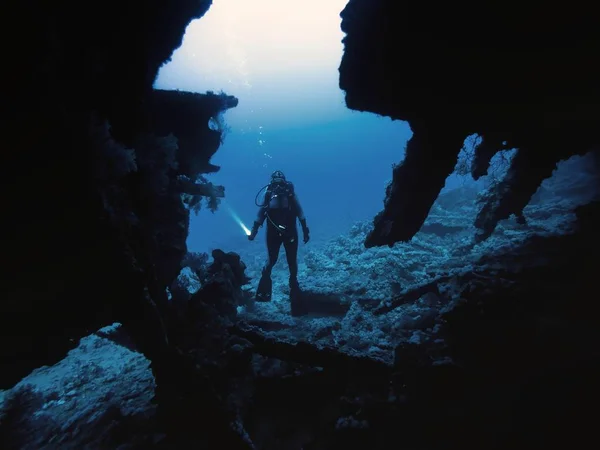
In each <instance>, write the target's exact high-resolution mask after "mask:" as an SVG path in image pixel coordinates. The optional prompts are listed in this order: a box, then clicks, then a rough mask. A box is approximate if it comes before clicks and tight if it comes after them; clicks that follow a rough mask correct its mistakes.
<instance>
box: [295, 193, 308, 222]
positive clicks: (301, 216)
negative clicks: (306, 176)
mask: <svg viewBox="0 0 600 450" xmlns="http://www.w3.org/2000/svg"><path fill="white" fill-rule="evenodd" d="M292 202H293V203H294V209H295V210H296V217H298V220H300V223H302V222H306V217H304V210H303V209H302V205H300V200H298V195H296V194H295V193H294V195H293V197H292Z"/></svg>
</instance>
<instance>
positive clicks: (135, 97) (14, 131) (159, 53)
mask: <svg viewBox="0 0 600 450" xmlns="http://www.w3.org/2000/svg"><path fill="white" fill-rule="evenodd" d="M210 4H211V2H210V1H198V0H196V1H177V2H164V1H150V2H141V1H126V2H121V1H120V2H117V1H108V2H103V3H102V4H98V5H89V4H83V3H81V4H71V3H69V4H60V5H59V4H49V3H47V2H37V1H36V2H33V3H28V4H26V5H25V4H20V5H18V6H15V8H13V9H12V10H11V11H10V13H9V14H8V15H7V16H6V20H7V22H8V23H11V24H12V25H13V26H14V29H15V30H18V34H17V33H16V32H15V34H14V40H13V41H11V42H10V44H8V45H7V52H6V53H5V55H4V59H5V61H6V62H7V63H8V65H9V68H8V69H7V70H6V72H5V75H8V79H7V81H6V83H5V98H4V100H3V104H4V106H5V108H7V110H8V111H6V112H7V113H8V114H7V115H6V116H5V117H8V121H5V126H6V130H5V133H4V135H5V139H4V142H3V144H4V145H3V146H4V152H3V154H4V160H3V164H2V165H1V167H0V171H1V176H2V179H3V184H4V189H3V215H4V217H5V218H6V220H5V228H4V229H5V231H4V233H3V245H2V248H3V252H2V275H3V282H2V293H1V298H2V303H1V312H0V318H1V319H0V321H1V323H0V327H2V330H3V335H4V336H6V338H5V339H3V342H2V345H1V350H2V368H1V370H0V374H1V375H0V386H1V387H8V386H10V385H12V384H14V383H15V382H16V381H18V379H19V378H21V377H22V376H23V375H25V374H26V373H27V372H29V371H30V370H32V369H33V368H35V367H38V366H40V365H42V364H49V363H53V362H55V361H56V360H58V359H59V358H60V357H62V356H63V355H64V353H65V352H66V351H67V350H68V349H69V348H71V347H72V346H74V345H76V342H77V340H78V339H79V338H80V337H81V336H83V335H84V334H87V333H90V332H91V331H93V330H95V329H97V328H98V327H100V326H103V325H105V324H108V323H112V322H113V321H122V322H123V323H130V324H131V326H132V327H135V326H138V325H139V324H141V323H143V322H144V318H147V317H148V315H150V316H153V315H154V310H155V309H156V307H157V305H156V304H155V303H156V302H157V301H159V300H158V299H163V295H162V294H160V286H164V285H165V284H168V282H169V280H171V281H172V279H173V278H174V277H175V276H176V275H177V272H178V271H179V262H180V259H181V257H182V256H183V254H185V251H186V247H185V238H186V237H187V226H188V217H189V212H188V211H187V208H186V207H185V205H184V204H183V203H182V200H181V195H180V194H181V193H182V192H188V193H189V194H190V197H194V196H196V197H197V196H199V195H200V196H206V197H211V198H213V199H214V198H215V197H220V196H223V194H224V193H223V189H222V188H218V187H214V186H212V185H210V184H206V183H202V182H201V183H200V184H197V183H195V182H196V181H197V180H198V176H199V175H200V174H201V173H202V172H210V171H215V170H218V167H216V166H212V165H211V164H210V163H209V160H210V157H211V156H212V155H213V154H214V152H215V151H216V150H217V148H218V146H219V144H220V134H219V133H218V132H216V131H213V130H210V129H209V128H208V120H209V118H210V117H213V116H216V115H218V114H220V113H221V112H222V111H224V110H226V109H228V108H230V107H234V106H235V105H236V104H237V99H235V98H234V97H228V96H226V95H200V94H183V93H168V92H159V91H154V90H153V88H152V84H153V82H154V79H155V77H156V75H157V72H158V69H159V67H160V65H161V64H163V63H164V62H165V61H166V60H168V58H169V57H170V55H171V53H172V52H173V50H174V49H176V48H177V47H178V46H179V45H180V44H181V41H182V38H183V35H184V32H185V27H186V26H187V24H188V23H189V22H190V21H191V20H193V19H195V18H199V17H201V16H202V15H203V14H204V13H205V12H206V11H207V9H208V8H209V6H210ZM177 118H180V120H179V121H178V126H177V127H176V126H175V122H176V119H177ZM180 175H184V178H185V179H184V181H185V185H184V186H182V184H181V180H180V178H181V177H180ZM148 286H151V287H150V288H148ZM152 286H154V287H152ZM148 289H150V290H152V289H155V290H156V291H157V292H155V293H154V294H155V295H156V299H154V300H151V301H149V300H148V297H147V296H145V294H144V292H145V291H147V290H148ZM163 300H164V299H163ZM158 306H160V305H158ZM153 320H155V321H156V320H158V319H156V318H155V319H153ZM158 339H159V338H158ZM149 340H150V339H149Z"/></svg>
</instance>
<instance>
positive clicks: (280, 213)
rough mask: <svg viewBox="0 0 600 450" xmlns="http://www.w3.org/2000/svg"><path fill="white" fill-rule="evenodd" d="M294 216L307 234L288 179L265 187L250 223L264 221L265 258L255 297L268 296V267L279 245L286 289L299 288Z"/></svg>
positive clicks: (265, 298) (275, 260) (273, 261)
mask: <svg viewBox="0 0 600 450" xmlns="http://www.w3.org/2000/svg"><path fill="white" fill-rule="evenodd" d="M296 219H299V220H300V223H301V224H302V228H303V231H304V233H305V236H308V228H307V227H306V218H305V217H304V212H303V210H302V207H301V206H300V202H299V201H298V196H297V195H296V193H295V192H294V186H293V184H292V183H290V182H287V181H286V182H284V183H279V184H271V185H270V186H269V188H268V189H267V191H266V194H265V201H264V204H263V206H262V207H261V208H260V210H259V211H258V216H257V218H256V221H255V222H254V227H255V228H257V227H260V226H261V225H262V224H263V223H265V222H266V227H267V251H268V257H269V259H268V261H267V264H266V265H265V267H264V268H263V272H262V277H261V281H260V282H259V289H258V293H257V297H258V298H259V299H261V300H267V301H268V300H270V297H271V271H272V270H273V266H274V265H275V263H276V262H277V259H278V257H279V250H280V249H281V245H282V244H283V247H284V249H285V255H286V259H287V263H288V267H289V270H290V289H291V290H292V291H297V290H299V286H298V278H297V277H298V228H297V226H296Z"/></svg>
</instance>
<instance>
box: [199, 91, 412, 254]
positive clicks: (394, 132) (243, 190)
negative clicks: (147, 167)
mask: <svg viewBox="0 0 600 450" xmlns="http://www.w3.org/2000/svg"><path fill="white" fill-rule="evenodd" d="M242 102H243V99H240V112H243V110H242V106H241V105H242V104H243V103H242ZM225 118H226V119H227V117H225ZM410 135H411V132H410V128H409V127H408V126H407V125H406V124H405V123H403V122H398V121H396V122H392V121H391V120H389V119H385V118H382V117H377V116H375V115H371V114H359V113H356V114H347V115H344V117H338V118H336V119H335V120H332V121H329V122H322V123H316V124H312V125H309V126H304V127H297V128H280V129H277V128H275V129H269V128H268V127H263V129H262V134H261V135H258V132H246V133H240V132H236V131H235V130H232V131H231V132H230V133H229V134H228V135H227V136H226V139H225V142H224V145H223V146H222V147H221V148H220V149H219V151H218V153H217V154H216V155H215V157H214V158H213V163H214V164H217V165H220V166H221V171H220V172H218V173H217V174H214V175H212V176H210V177H209V178H210V180H211V181H212V182H214V183H217V184H222V185H224V186H225V188H226V199H225V201H224V203H225V205H226V206H228V207H230V208H231V209H232V210H233V211H235V213H237V215H238V216H239V217H240V218H241V219H242V221H244V222H245V224H246V225H247V226H248V227H250V226H251V225H252V222H253V220H254V217H255V215H256V212H257V210H258V208H257V207H256V206H255V196H256V193H257V191H258V190H259V189H260V188H261V187H262V186H264V185H265V184H267V183H268V181H269V177H270V174H271V173H272V172H273V171H274V170H282V171H283V172H284V173H285V175H286V177H287V178H288V180H289V181H292V182H293V183H294V185H295V188H296V192H297V194H298V196H299V199H300V202H301V204H302V206H303V208H304V212H305V215H306V217H307V220H308V224H309V226H310V229H311V235H312V240H313V242H318V241H321V240H324V239H328V238H331V237H333V236H335V235H337V234H340V233H341V232H345V231H346V230H347V229H348V228H349V227H350V226H351V225H352V224H353V223H354V222H356V221H358V220H365V219H369V218H371V217H372V216H373V215H374V214H376V213H377V212H378V211H379V210H380V209H381V208H382V207H383V196H384V188H385V182H386V181H387V180H389V179H390V178H391V170H392V163H394V162H398V161H400V160H401V159H402V157H403V153H404V146H405V143H406V141H407V139H408V138H409V137H410ZM261 140H262V141H263V143H262V144H261V143H260V142H259V141H261ZM225 205H223V206H225ZM244 239H245V235H244V233H243V230H242V229H241V228H240V227H239V225H238V224H236V222H235V220H233V218H232V216H231V215H230V214H228V209H227V207H225V208H224V207H221V208H220V209H219V210H218V211H217V212H216V213H214V214H213V213H211V212H210V211H208V210H206V211H201V212H200V214H198V215H197V216H194V217H192V220H191V229H190V235H189V238H188V246H189V248H190V250H192V251H206V250H208V249H211V248H214V247H227V248H231V247H236V246H238V247H239V245H241V244H243V243H244V242H243V241H244Z"/></svg>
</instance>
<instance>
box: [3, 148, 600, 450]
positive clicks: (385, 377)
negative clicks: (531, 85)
mask: <svg viewBox="0 0 600 450" xmlns="http://www.w3.org/2000/svg"><path fill="white" fill-rule="evenodd" d="M581 163H583V164H585V160H581V161H580V160H578V157H576V158H574V159H572V160H569V161H567V162H565V163H563V164H562V165H560V166H559V168H558V170H557V171H556V173H555V175H554V177H553V178H552V179H550V180H548V181H547V182H545V184H544V185H543V186H542V187H541V188H540V191H539V193H538V195H537V197H536V198H535V199H534V201H532V202H531V204H529V205H528V206H527V207H526V208H525V210H524V216H525V217H526V223H523V222H522V221H520V220H518V219H517V218H515V217H513V218H511V219H509V220H505V221H502V222H500V223H499V225H498V227H497V228H496V230H495V231H494V233H493V234H492V235H491V236H490V237H489V238H488V239H487V240H485V241H483V242H479V241H477V240H476V239H474V227H473V219H474V217H475V216H476V214H477V205H476V199H477V197H478V192H479V189H478V188H477V187H476V186H474V185H472V184H471V185H465V186H462V187H459V188H457V189H453V190H449V191H447V192H444V193H442V194H441V195H440V197H439V198H438V200H437V201H436V203H435V204H434V206H433V209H432V211H431V214H430V215H429V217H428V219H427V221H426V222H425V224H424V226H423V228H422V230H421V231H420V232H419V233H418V234H417V235H416V236H415V237H414V238H413V239H412V240H411V241H410V242H407V243H398V244H396V245H394V246H393V247H392V248H369V249H365V248H364V246H363V242H364V239H365V236H366V235H367V233H368V232H369V227H370V224H369V223H367V222H363V223H357V224H355V225H354V226H352V227H351V228H350V230H349V231H348V232H347V233H346V234H343V235H341V236H339V237H337V238H335V239H332V240H331V241H330V242H329V243H327V244H326V245H324V246H322V247H321V248H315V249H313V250H310V251H308V252H307V253H305V256H304V258H303V261H302V262H301V266H300V267H301V270H300V282H301V285H302V287H303V289H304V291H305V295H306V298H305V301H307V302H308V303H309V309H310V312H309V314H308V315H307V316H303V317H292V316H291V315H290V314H289V300H288V296H289V291H288V289H289V288H288V287H287V283H286V282H285V281H286V280H287V276H286V270H287V268H286V266H285V264H277V265H276V267H275V270H274V272H273V279H274V296H273V301H272V302H270V303H255V302H253V301H252V299H251V292H252V291H253V289H254V287H255V286H254V284H255V281H256V277H255V278H254V279H252V278H251V277H248V276H247V275H246V274H248V275H250V276H252V275H256V274H258V273H260V266H258V265H256V266H252V265H251V266H249V267H246V266H245V264H244V263H243V262H242V260H241V259H240V257H239V256H238V255H237V254H234V253H225V252H222V251H220V250H216V251H214V252H213V254H212V261H209V259H210V258H208V257H195V258H192V257H188V258H187V259H188V262H189V266H190V267H194V268H195V269H194V270H190V269H189V268H188V270H187V271H182V273H181V274H180V277H179V279H180V281H181V280H187V283H183V285H185V286H187V287H188V288H189V290H188V292H189V294H188V295H187V296H184V297H181V295H182V294H181V292H179V291H175V290H173V294H172V298H171V301H172V302H179V305H180V307H181V304H185V305H186V306H185V308H187V311H188V312H187V314H188V315H189V317H188V319H187V320H186V319H184V320H183V322H182V323H183V324H184V326H183V328H182V329H181V330H179V331H180V334H179V336H175V339H176V340H177V342H179V344H178V345H179V347H180V349H181V350H182V351H186V352H192V353H193V354H194V357H193V359H194V361H196V363H195V364H197V365H198V367H202V371H203V373H204V377H205V380H206V382H207V383H208V385H209V386H211V388H210V389H211V391H214V392H213V394H210V392H209V393H207V394H206V395H207V396H208V397H211V398H212V396H214V395H217V397H218V398H220V399H221V400H220V402H221V403H224V406H223V407H224V408H225V411H224V412H223V414H225V415H226V416H228V417H230V419H231V420H232V422H233V423H237V424H239V428H238V434H239V435H241V436H242V437H244V436H245V438H244V439H242V441H243V442H244V444H239V445H241V446H240V447H239V448H244V445H246V448H261V449H283V448H285V449H288V448H290V449H294V448H298V449H300V448H340V447H341V446H343V445H351V443H354V444H355V445H358V444H359V443H362V444H361V445H364V446H369V448H382V449H383V448H389V447H386V443H385V440H386V439H387V438H389V436H391V433H393V432H394V430H395V428H396V425H394V424H395V423H397V421H401V422H402V423H403V425H402V426H403V429H405V431H404V433H405V439H406V445H407V448H412V447H411V445H413V444H414V445H417V443H418V445H419V448H426V445H433V446H435V445H438V444H439V442H437V440H436V439H438V438H439V439H442V438H441V437H439V436H438V435H437V434H434V435H432V436H430V437H429V438H427V439H424V438H423V437H422V435H421V433H424V432H426V431H427V430H429V431H430V432H431V430H433V429H435V430H437V433H442V432H443V433H445V434H444V436H445V437H444V439H450V440H451V442H459V443H462V444H463V445H471V444H473V439H484V442H486V441H485V439H488V441H487V444H490V445H491V443H496V444H497V443H498V442H497V441H493V439H496V437H497V434H496V433H497V430H490V427H492V428H493V427H494V426H505V427H506V428H507V429H506V430H505V433H504V434H502V433H500V435H501V437H502V439H506V442H510V441H511V439H512V438H513V435H512V434H511V433H514V432H515V431H514V430H518V429H519V426H521V425H520V422H519V424H517V425H515V424H514V423H512V421H514V420H515V418H514V416H513V415H511V414H512V412H511V411H512V408H514V407H515V406H514V405H515V404H518V403H519V402H520V401H521V400H519V399H518V398H516V397H515V395H516V394H515V390H518V389H522V383H523V377H525V378H527V379H529V378H528V377H533V376H539V372H540V371H542V372H543V369H540V368H543V367H545V365H546V364H547V363H548V362H547V361H545V358H547V357H548V355H547V352H548V351H550V350H549V348H548V340H550V342H554V341H555V340H556V339H560V341H561V346H562V347H563V348H553V349H552V350H551V351H552V352H554V355H553V356H552V358H551V363H552V364H556V363H557V361H560V359H561V358H568V359H571V358H574V357H577V356H578V355H579V356H582V355H585V354H586V352H592V351H594V349H593V348H592V347H593V343H597V342H599V341H598V338H600V336H597V332H593V331H590V330H587V331H586V330H582V329H578V328H577V327H575V328H573V325H572V323H570V321H569V315H570V313H569V308H568V307H565V305H561V304H560V302H558V303H553V302H552V301H550V300H551V299H552V297H551V295H552V294H556V290H557V289H559V288H560V283H559V284H558V285H557V284H555V283H552V282H551V281H550V280H547V279H546V277H547V276H548V273H549V272H548V271H549V270H551V271H554V272H552V273H556V271H557V270H559V271H560V269H557V268H556V267H557V265H556V261H553V259H554V258H564V255H565V251H564V246H565V245H568V246H569V247H570V248H571V251H572V252H574V253H577V252H578V251H581V240H580V239H581V236H582V233H583V234H584V235H585V234H586V233H587V231H586V230H585V229H584V228H585V217H586V215H585V214H586V213H585V211H594V208H595V211H596V213H595V214H598V210H599V209H598V206H597V204H596V203H594V202H592V203H589V202H590V201H591V200H593V199H594V198H596V196H597V193H595V192H593V191H592V190H591V189H590V186H595V185H594V184H590V178H589V177H587V176H586V175H585V174H584V175H579V178H578V177H573V176H572V173H573V172H572V167H573V165H574V164H581ZM590 176H591V175H590ZM586 186H587V187H586ZM586 204H587V206H581V205H586ZM590 214H591V213H590ZM578 217H579V219H578ZM582 221H583V222H582ZM582 227H583V229H582ZM575 230H578V231H579V233H578V234H574V231H575ZM588 231H589V230H588ZM577 236H579V238H578V237H577ZM569 239H571V241H569ZM578 242H579V243H578ZM584 245H585V244H584ZM249 259H251V260H252V258H249ZM549 263H552V264H549ZM564 264H565V262H564V261H563V266H564ZM566 264H567V265H572V264H570V263H568V262H567V263H566ZM549 267H554V269H548V268H549ZM559 267H560V264H559ZM200 269H202V270H200ZM540 277H541V279H542V280H543V281H544V282H545V283H546V284H547V286H545V287H541V286H539V283H541V281H540V282H538V284H537V285H538V287H539V292H538V295H543V296H544V297H543V301H544V302H545V305H544V306H543V307H542V306H541V305H540V298H536V297H535V295H534V293H532V292H531V291H532V288H531V286H534V287H535V286H536V282H534V281H535V280H536V279H540ZM523 280H527V283H524V282H523ZM552 291H554V292H552ZM503 293H504V294H503ZM559 300H561V299H560V298H559ZM554 308H558V312H559V313H560V314H557V311H552V310H553V309H554ZM199 326H200V327H201V328H198V327H199ZM532 326H533V327H534V328H533V330H534V331H535V332H532V329H531V327H532ZM494 333H496V334H494ZM497 339H500V340H501V345H500V344H499V343H498V342H497ZM583 342H587V343H589V345H585V344H583ZM186 349H187V350H186ZM514 364H518V367H519V372H520V373H519V374H515V373H511V370H510V369H507V368H509V367H511V365H514ZM506 370H508V372H507V373H504V371H506ZM525 375H527V376H525ZM473 377H475V378H476V379H474V378H473ZM448 383H452V384H453V388H452V389H447V384H448ZM490 386H491V387H490ZM154 389H155V383H154V377H153V375H152V372H151V370H150V362H149V361H148V360H147V359H146V358H145V357H144V356H142V355H141V354H140V353H138V352H137V351H135V348H134V347H133V343H132V342H130V341H129V340H128V338H127V336H126V333H125V332H124V331H123V330H122V329H121V328H120V327H119V325H118V324H115V325H113V326H112V327H107V328H104V329H102V330H100V331H98V332H97V333H94V334H92V335H90V336H88V337H86V338H84V339H82V340H81V342H80V344H79V346H78V347H77V348H76V349H74V350H72V351H71V352H70V353H69V355H68V356H67V357H66V358H65V359H64V360H62V361H61V362H59V363H57V364H56V365H54V366H51V367H43V368H40V369H37V370H36V371H34V372H33V373H32V374H30V375H29V376H28V377H26V378H25V379H23V380H22V381H21V382H20V383H18V384H17V385H16V386H15V387H14V388H12V389H11V390H8V391H5V392H4V393H3V408H2V409H3V411H4V417H8V418H9V419H8V420H10V423H11V424H12V426H13V427H14V430H13V432H18V433H19V439H20V442H21V445H20V446H19V447H18V448H23V449H34V448H48V449H51V448H83V447H85V446H89V447H90V448H100V447H107V446H109V447H111V448H121V449H125V448H153V447H159V446H160V445H161V440H162V439H163V438H164V435H163V434H162V432H159V431H157V430H156V429H155V428H154V423H155V421H156V420H157V418H156V408H155V406H154V405H153V402H152V398H153V395H154ZM208 397H207V398H208ZM204 401H206V398H204ZM213 401H215V398H213ZM432 408H436V411H437V412H436V413H435V414H432V410H431V409H432ZM494 408H495V411H492V410H493V409H494ZM202 417H204V416H202ZM467 419H468V420H469V421H471V423H472V425H469V429H470V427H472V426H475V425H473V424H476V426H479V427H481V428H480V429H479V430H478V431H477V432H476V433H473V431H472V430H470V431H469V433H467V434H465V435H461V434H460V433H461V432H466V428H465V426H466V425H464V421H465V420H467ZM492 419H493V420H492ZM6 420H7V419H3V422H4V424H6ZM420 420H426V421H427V423H426V424H423V423H420V422H419V421H420ZM519 420H522V418H521V419H519ZM494 423H495V424H496V425H494ZM511 427H512V428H511ZM2 430H3V432H4V433H6V426H5V425H3V428H2ZM34 430H35V431H34ZM436 436H438V437H437V438H436ZM13 439H15V437H14V436H13ZM490 439H492V440H491V441H490ZM412 441H414V442H413V444H411V442H412ZM5 442H6V441H5ZM206 442H209V441H208V440H207V441H206ZM487 444H486V448H488V447H487ZM4 448H11V447H4ZM15 448H17V447H15ZM489 448H492V447H489Z"/></svg>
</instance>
